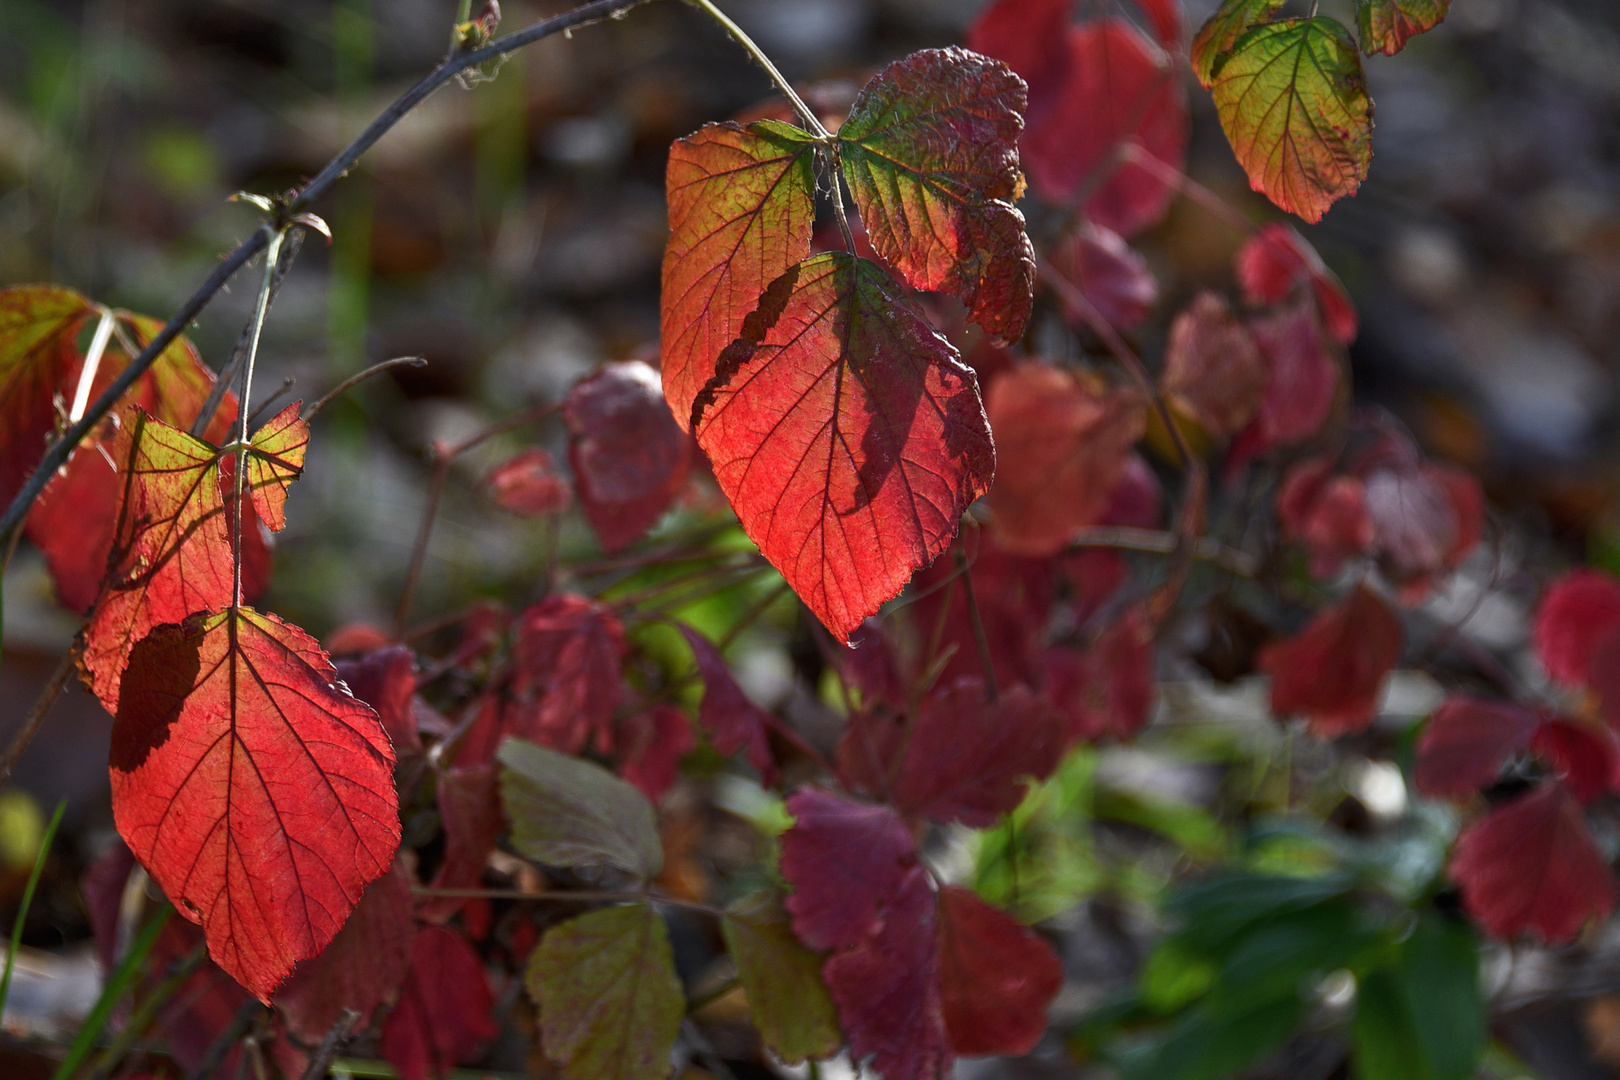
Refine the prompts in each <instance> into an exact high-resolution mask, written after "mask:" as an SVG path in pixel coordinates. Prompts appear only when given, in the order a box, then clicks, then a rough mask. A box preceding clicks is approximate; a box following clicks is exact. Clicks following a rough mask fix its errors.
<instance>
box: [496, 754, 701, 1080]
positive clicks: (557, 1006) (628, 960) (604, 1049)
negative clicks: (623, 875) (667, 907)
mask: <svg viewBox="0 0 1620 1080" xmlns="http://www.w3.org/2000/svg"><path fill="white" fill-rule="evenodd" d="M508 745H510V744H508ZM524 983H525V985H526V986H527V987H528V989H529V995H530V996H531V997H533V998H534V1002H535V1004H536V1005H538V1006H539V1008H540V1030H541V1036H542V1042H543V1044H544V1046H545V1048H546V1054H547V1056H548V1057H550V1058H551V1059H552V1060H553V1061H555V1062H557V1064H559V1065H561V1066H562V1070H563V1073H564V1075H566V1076H567V1077H569V1080H663V1078H664V1077H666V1076H668V1075H669V1070H670V1062H669V1052H670V1048H671V1047H673V1046H674V1045H675V1035H676V1033H677V1032H678V1031H679V1030H680V1026H681V1018H682V1017H683V1016H684V1015H685V1013H686V998H685V995H684V994H683V993H682V992H681V983H680V980H679V979H678V978H676V976H675V957H674V954H673V953H672V952H671V951H670V947H669V935H668V933H667V932H666V931H665V929H664V920H663V919H661V918H659V917H658V913H657V912H656V911H654V910H653V909H652V907H651V905H648V904H629V905H627V906H625V907H614V908H604V909H602V910H601V911H593V912H591V913H590V914H588V915H581V916H580V917H579V918H577V919H570V920H569V921H568V922H565V923H562V924H561V925H559V926H554V927H552V928H551V930H549V931H548V932H547V933H546V936H545V938H544V939H543V940H542V941H541V942H540V947H539V948H537V949H535V950H534V955H533V956H532V957H531V958H530V960H529V970H528V972H527V974H526V975H525V976H524Z"/></svg>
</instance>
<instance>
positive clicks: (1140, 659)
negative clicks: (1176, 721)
mask: <svg viewBox="0 0 1620 1080" xmlns="http://www.w3.org/2000/svg"><path fill="white" fill-rule="evenodd" d="M1046 662H1047V686H1048V694H1049V696H1050V697H1051V699H1052V701H1053V702H1054V703H1055V704H1056V705H1057V707H1058V708H1059V709H1060V710H1062V711H1063V713H1064V715H1065V716H1066V717H1067V719H1068V729H1069V730H1068V739H1069V741H1071V742H1072V741H1073V740H1075V739H1083V740H1085V741H1087V742H1098V741H1100V740H1102V739H1105V738H1109V737H1113V738H1115V739H1121V740H1124V739H1130V738H1132V737H1134V736H1135V735H1136V733H1137V732H1138V731H1141V730H1142V728H1143V726H1144V725H1146V724H1147V722H1148V720H1149V719H1150V718H1151V716H1152V713H1153V701H1154V698H1155V697H1156V696H1157V684H1156V683H1155V681H1154V670H1153V628H1152V626H1151V625H1150V624H1149V622H1148V617H1147V612H1146V611H1145V610H1144V609H1143V608H1142V607H1141V605H1135V606H1132V607H1129V608H1126V609H1125V611H1124V612H1123V613H1122V614H1121V615H1120V617H1119V618H1118V619H1116V620H1115V621H1114V622H1113V623H1112V624H1111V625H1110V626H1109V627H1108V628H1107V629H1106V630H1104V631H1103V632H1102V633H1101V634H1099V635H1098V637H1097V640H1096V641H1095V642H1093V643H1092V644H1091V647H1090V648H1088V649H1086V650H1085V651H1084V652H1080V651H1078V650H1075V649H1070V648H1064V647H1057V648H1052V649H1049V650H1047V654H1046Z"/></svg>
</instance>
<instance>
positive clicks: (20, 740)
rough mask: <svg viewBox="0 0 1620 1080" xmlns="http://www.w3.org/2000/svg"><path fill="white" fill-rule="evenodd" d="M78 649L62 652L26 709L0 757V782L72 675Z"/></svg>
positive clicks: (21, 753)
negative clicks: (37, 693) (19, 725)
mask: <svg viewBox="0 0 1620 1080" xmlns="http://www.w3.org/2000/svg"><path fill="white" fill-rule="evenodd" d="M78 651H79V647H78V645H74V646H73V647H72V648H70V649H68V651H67V652H65V653H63V654H62V659H61V662H59V663H58V664H57V665H56V670H55V671H53V672H51V677H50V679H49V680H47V681H46V683H45V689H44V691H43V692H41V694H40V695H39V700H38V701H36V702H34V707H33V708H32V709H29V710H28V716H27V717H25V718H24V719H23V723H22V727H20V728H18V729H17V734H15V735H13V736H12V738H11V745H10V746H8V747H6V756H5V757H3V758H0V784H4V783H5V782H6V781H7V780H10V779H11V770H12V769H14V768H16V767H17V759H18V758H20V757H22V755H23V751H24V750H26V749H28V744H29V743H31V742H33V741H34V736H35V735H36V734H38V732H39V726H40V725H41V724H42V723H44V722H45V714H47V713H49V712H50V711H51V706H52V705H54V704H56V699H57V697H58V696H59V695H60V694H61V693H62V688H63V687H65V686H66V685H67V681H68V679H69V678H70V677H72V675H73V669H74V667H75V666H76V662H77V659H78Z"/></svg>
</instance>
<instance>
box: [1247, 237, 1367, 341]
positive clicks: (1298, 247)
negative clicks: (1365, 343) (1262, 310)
mask: <svg viewBox="0 0 1620 1080" xmlns="http://www.w3.org/2000/svg"><path fill="white" fill-rule="evenodd" d="M1237 275H1238V281H1240V282H1242V284H1243V295H1244V296H1245V297H1246V298H1247V299H1248V301H1249V303H1251V304H1280V303H1282V302H1283V301H1284V300H1287V299H1288V297H1289V295H1290V294H1291V293H1292V292H1293V291H1294V285H1295V283H1296V282H1299V281H1302V280H1303V281H1305V282H1308V283H1309V284H1310V287H1311V291H1312V292H1313V293H1314V294H1315V296H1316V303H1317V308H1318V310H1319V311H1320V312H1321V315H1322V325H1323V326H1325V327H1326V328H1327V332H1328V333H1330V334H1332V335H1333V336H1334V337H1335V338H1337V339H1338V340H1339V342H1340V343H1341V344H1344V345H1348V344H1350V343H1351V342H1352V341H1354V340H1355V338H1356V322H1357V320H1356V309H1355V306H1354V305H1353V304H1351V303H1350V296H1349V294H1348V293H1346V292H1345V291H1344V283H1343V282H1341V281H1340V280H1339V277H1338V275H1337V274H1335V273H1334V272H1333V271H1331V270H1329V269H1328V268H1327V264H1326V263H1324V262H1323V261H1322V256H1320V255H1318V254H1317V253H1316V249H1315V248H1314V247H1312V246H1311V245H1310V242H1309V241H1307V240H1306V239H1305V238H1304V237H1303V236H1301V235H1299V231H1298V230H1297V229H1295V228H1293V227H1292V226H1289V225H1285V224H1283V223H1282V222H1280V221H1274V222H1272V223H1271V224H1270V225H1267V226H1266V227H1265V228H1263V229H1261V230H1260V231H1259V232H1257V233H1255V234H1254V235H1253V236H1252V237H1250V238H1249V239H1248V241H1247V242H1246V243H1244V245H1243V247H1241V248H1240V249H1238V253H1237Z"/></svg>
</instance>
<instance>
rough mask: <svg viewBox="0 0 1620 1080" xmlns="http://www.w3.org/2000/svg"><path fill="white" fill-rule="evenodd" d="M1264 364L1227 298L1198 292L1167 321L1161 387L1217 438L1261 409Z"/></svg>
mask: <svg viewBox="0 0 1620 1080" xmlns="http://www.w3.org/2000/svg"><path fill="white" fill-rule="evenodd" d="M1267 372H1268V368H1267V365H1266V361H1265V358H1264V357H1262V356H1261V355H1260V350H1259V348H1258V347H1257V346H1256V345H1255V343H1254V338H1253V337H1252V336H1251V335H1250V334H1249V331H1248V328H1247V327H1245V326H1244V325H1243V324H1242V323H1241V322H1239V321H1238V319H1237V317H1236V316H1235V315H1233V314H1232V309H1231V308H1230V307H1228V306H1227V304H1226V301H1225V300H1223V299H1222V298H1221V297H1220V296H1218V295H1216V294H1215V293H1212V292H1207V291H1206V292H1201V293H1199V294H1198V295H1197V296H1196V297H1195V298H1194V299H1193V302H1192V303H1191V304H1189V305H1187V307H1186V308H1185V309H1184V310H1183V311H1182V312H1181V314H1179V315H1177V316H1176V319H1175V322H1173V323H1171V324H1170V340H1169V342H1168V343H1167V344H1166V345H1165V352H1164V374H1163V375H1162V376H1161V377H1160V383H1159V384H1160V387H1161V388H1162V389H1163V390H1164V393H1165V396H1166V397H1168V398H1169V399H1170V400H1171V402H1173V403H1174V404H1175V406H1176V407H1177V408H1178V409H1179V410H1181V411H1182V412H1184V413H1186V414H1187V415H1188V416H1190V417H1192V418H1193V419H1194V420H1196V421H1198V423H1199V424H1200V425H1201V426H1202V427H1203V428H1204V430H1205V431H1207V432H1209V434H1210V435H1212V436H1214V437H1215V438H1217V439H1222V438H1226V437H1228V436H1231V435H1235V434H1237V433H1238V432H1239V431H1241V430H1242V429H1243V425H1245V424H1247V423H1248V422H1249V421H1250V419H1252V418H1253V417H1254V414H1255V413H1256V412H1257V411H1258V410H1259V408H1260V403H1261V401H1262V399H1263V398H1264V396H1265V392H1266V383H1267V381H1268V379H1267Z"/></svg>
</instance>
